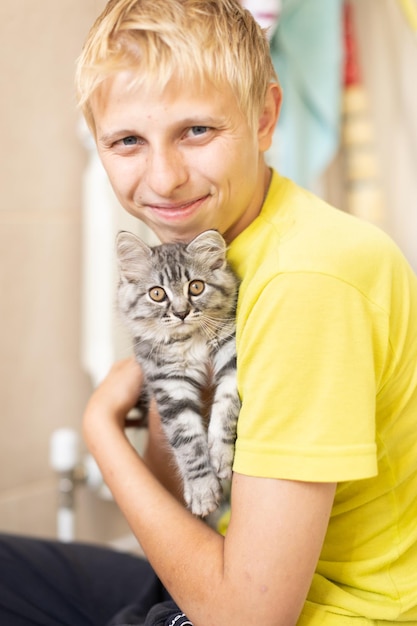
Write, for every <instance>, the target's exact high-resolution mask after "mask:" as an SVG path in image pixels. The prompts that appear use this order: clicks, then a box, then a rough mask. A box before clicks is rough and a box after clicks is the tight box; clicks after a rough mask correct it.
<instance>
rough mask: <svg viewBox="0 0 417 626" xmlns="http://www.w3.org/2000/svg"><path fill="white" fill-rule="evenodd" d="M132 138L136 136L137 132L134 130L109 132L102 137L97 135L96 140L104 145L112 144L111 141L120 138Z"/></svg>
mask: <svg viewBox="0 0 417 626" xmlns="http://www.w3.org/2000/svg"><path fill="white" fill-rule="evenodd" d="M131 135H132V136H134V135H137V132H136V131H134V130H124V129H121V130H115V131H111V132H109V133H103V134H102V135H98V137H97V139H98V141H100V143H104V144H111V143H113V141H116V140H117V139H120V138H121V137H130V136H131Z"/></svg>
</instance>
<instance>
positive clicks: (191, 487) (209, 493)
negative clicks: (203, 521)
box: [184, 473, 222, 517]
mask: <svg viewBox="0 0 417 626" xmlns="http://www.w3.org/2000/svg"><path fill="white" fill-rule="evenodd" d="M221 497H222V487H221V484H220V482H219V480H218V479H217V478H216V476H215V475H214V474H212V473H211V474H208V475H207V476H204V477H202V478H196V479H194V480H191V481H189V482H188V483H187V484H186V485H185V486H184V499H185V502H186V504H187V507H188V508H189V509H190V510H191V512H192V513H194V515H198V516H200V517H206V516H207V515H208V514H209V513H212V512H213V511H215V510H216V509H217V507H218V506H219V503H220V500H221Z"/></svg>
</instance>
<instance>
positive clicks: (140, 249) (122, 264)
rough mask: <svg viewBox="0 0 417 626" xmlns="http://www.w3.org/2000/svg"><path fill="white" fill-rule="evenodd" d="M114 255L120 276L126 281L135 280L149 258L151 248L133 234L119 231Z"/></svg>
mask: <svg viewBox="0 0 417 626" xmlns="http://www.w3.org/2000/svg"><path fill="white" fill-rule="evenodd" d="M116 253H117V259H118V261H119V269H120V274H121V276H122V277H123V278H126V279H127V280H135V278H137V273H138V271H139V269H140V268H142V272H143V264H144V263H146V262H147V261H149V259H150V258H151V248H150V247H149V246H148V245H147V244H146V243H145V242H144V241H142V239H139V237H137V236H136V235H134V234H133V233H129V232H127V231H123V230H121V231H120V232H119V233H118V234H117V236H116Z"/></svg>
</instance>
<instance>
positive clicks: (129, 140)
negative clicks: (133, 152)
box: [122, 135, 138, 146]
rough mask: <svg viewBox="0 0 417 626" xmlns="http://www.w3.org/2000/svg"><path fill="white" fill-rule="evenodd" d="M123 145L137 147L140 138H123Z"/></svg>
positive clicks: (131, 136)
mask: <svg viewBox="0 0 417 626" xmlns="http://www.w3.org/2000/svg"><path fill="white" fill-rule="evenodd" d="M122 143H123V145H124V146H135V145H136V144H137V143H138V138H137V137H134V136H133V135H130V136H129V137H123V139H122Z"/></svg>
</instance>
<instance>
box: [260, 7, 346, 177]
mask: <svg viewBox="0 0 417 626" xmlns="http://www.w3.org/2000/svg"><path fill="white" fill-rule="evenodd" d="M342 8H343V0H283V4H282V13H281V17H280V21H279V24H278V28H277V30H276V32H275V33H274V35H273V37H272V41H271V54H272V58H273V61H274V65H275V69H276V71H277V73H278V77H279V80H280V83H281V85H282V88H283V93H284V98H283V105H282V109H281V116H280V120H279V123H278V127H277V131H276V135H275V137H274V144H273V147H272V148H271V150H270V151H269V152H268V155H267V158H268V161H269V163H270V164H271V165H273V166H274V167H275V168H276V169H278V170H279V172H280V173H281V174H283V175H284V176H288V177H289V178H292V179H293V180H294V181H295V182H297V183H298V184H299V185H302V186H304V187H311V186H312V184H313V183H314V181H315V180H316V179H317V177H318V176H319V175H320V174H321V173H322V172H323V170H324V169H325V168H326V166H327V165H328V164H329V162H330V161H331V159H332V157H333V156H334V154H335V152H336V150H337V147H338V144H339V135H340V132H339V131H340V117H341V116H340V110H341V94H342V89H343V84H342V83H343V56H344V55H343V50H344V45H343V14H342Z"/></svg>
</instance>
